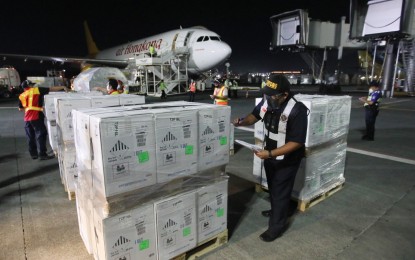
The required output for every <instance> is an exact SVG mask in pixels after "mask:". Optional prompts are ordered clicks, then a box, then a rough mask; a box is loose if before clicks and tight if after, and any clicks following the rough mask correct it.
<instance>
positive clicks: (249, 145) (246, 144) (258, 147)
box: [235, 139, 263, 151]
mask: <svg viewBox="0 0 415 260" xmlns="http://www.w3.org/2000/svg"><path fill="white" fill-rule="evenodd" d="M235 143H238V144H240V145H242V146H244V147H246V148H249V149H251V150H257V151H258V150H263V149H262V147H261V146H259V145H256V144H250V143H248V142H245V141H242V140H237V139H236V140H235Z"/></svg>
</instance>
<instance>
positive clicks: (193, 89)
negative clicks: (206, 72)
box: [189, 79, 196, 102]
mask: <svg viewBox="0 0 415 260" xmlns="http://www.w3.org/2000/svg"><path fill="white" fill-rule="evenodd" d="M195 96H196V82H195V81H194V80H193V79H192V80H191V82H190V84H189V102H194V101H195Z"/></svg>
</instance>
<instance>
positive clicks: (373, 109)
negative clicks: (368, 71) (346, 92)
mask: <svg viewBox="0 0 415 260" xmlns="http://www.w3.org/2000/svg"><path fill="white" fill-rule="evenodd" d="M381 98H382V92H381V91H380V89H379V83H378V82H377V81H372V82H370V84H369V94H368V96H367V97H361V98H359V100H360V101H361V102H363V103H364V108H365V123H366V133H365V135H363V136H362V140H366V141H374V140H375V123H376V117H377V116H378V114H379V102H380V99H381Z"/></svg>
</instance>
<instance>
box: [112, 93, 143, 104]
mask: <svg viewBox="0 0 415 260" xmlns="http://www.w3.org/2000/svg"><path fill="white" fill-rule="evenodd" d="M117 96H118V98H119V99H120V105H121V106H126V105H139V104H145V102H146V100H145V97H144V96H141V95H128V94H121V95H117Z"/></svg>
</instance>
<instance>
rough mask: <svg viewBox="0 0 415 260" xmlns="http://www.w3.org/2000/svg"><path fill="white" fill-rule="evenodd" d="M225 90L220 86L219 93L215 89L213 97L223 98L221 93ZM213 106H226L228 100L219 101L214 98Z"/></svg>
mask: <svg viewBox="0 0 415 260" xmlns="http://www.w3.org/2000/svg"><path fill="white" fill-rule="evenodd" d="M224 90H225V86H222V87H221V88H220V90H219V91H216V89H215V96H218V97H223V91H224ZM215 104H216V105H220V106H227V105H228V98H226V99H219V98H215Z"/></svg>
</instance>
